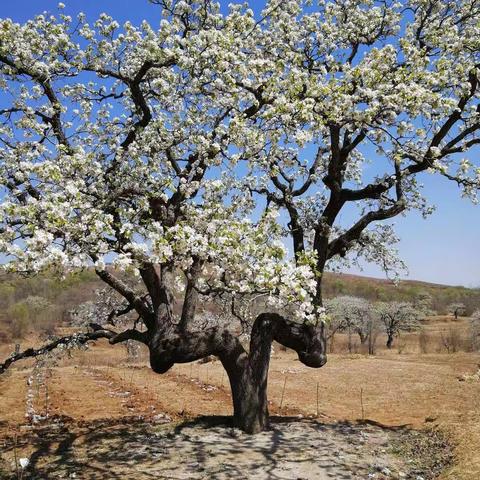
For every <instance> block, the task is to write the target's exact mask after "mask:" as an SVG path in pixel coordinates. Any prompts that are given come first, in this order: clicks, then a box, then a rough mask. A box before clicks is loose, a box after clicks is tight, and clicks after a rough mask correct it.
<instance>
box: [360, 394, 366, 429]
mask: <svg viewBox="0 0 480 480" xmlns="http://www.w3.org/2000/svg"><path fill="white" fill-rule="evenodd" d="M360 404H361V405H362V421H363V420H365V408H364V406H363V388H360Z"/></svg>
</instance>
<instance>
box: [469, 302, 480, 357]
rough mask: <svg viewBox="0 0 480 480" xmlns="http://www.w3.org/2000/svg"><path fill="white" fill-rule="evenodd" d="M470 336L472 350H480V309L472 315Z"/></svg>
mask: <svg viewBox="0 0 480 480" xmlns="http://www.w3.org/2000/svg"><path fill="white" fill-rule="evenodd" d="M470 338H471V343H472V350H474V351H478V350H479V349H480V309H479V310H475V311H474V312H473V314H472V316H471V317H470Z"/></svg>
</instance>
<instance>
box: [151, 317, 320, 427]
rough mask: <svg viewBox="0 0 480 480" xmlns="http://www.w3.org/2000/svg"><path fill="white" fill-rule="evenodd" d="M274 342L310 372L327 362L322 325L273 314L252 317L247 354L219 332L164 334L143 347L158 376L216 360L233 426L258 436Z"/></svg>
mask: <svg viewBox="0 0 480 480" xmlns="http://www.w3.org/2000/svg"><path fill="white" fill-rule="evenodd" d="M273 340H276V341H277V342H279V343H281V344H282V345H284V346H286V347H288V348H292V349H294V350H295V351H296V352H297V354H298V357H299V359H300V361H301V362H302V363H303V364H305V365H307V366H309V367H313V368H319V367H322V366H323V365H324V364H325V363H326V361H327V360H326V355H325V332H324V325H323V323H322V322H319V323H318V325H305V324H300V323H296V322H291V321H289V320H286V319H285V318H284V317H282V316H281V315H278V314H273V313H264V314H261V315H259V316H258V317H257V318H256V320H255V322H254V324H253V328H252V334H251V341H250V348H249V353H247V351H246V350H245V348H244V347H243V346H242V344H241V343H240V341H239V340H238V338H237V337H235V336H234V335H232V334H231V333H230V332H228V331H227V330H222V329H220V328H218V327H214V328H211V329H208V330H205V331H199V332H185V331H183V330H181V329H175V330H172V331H164V332H160V333H158V334H156V335H153V336H152V337H151V338H149V339H147V342H146V343H147V345H148V347H149V349H150V364H151V367H152V369H153V370H154V371H155V372H157V373H165V372H167V371H168V370H169V369H170V368H171V367H172V366H173V365H174V364H175V363H187V362H192V361H195V360H199V359H201V358H204V357H206V356H209V355H215V356H217V357H218V358H219V359H220V361H221V362H222V365H223V367H224V368H225V370H226V372H227V375H228V378H229V381H230V387H231V390H232V400H233V412H234V413H233V420H234V425H235V426H236V427H238V428H240V429H242V430H244V431H245V432H247V433H258V432H260V431H262V430H265V429H266V428H267V427H268V401H267V383H268V369H269V365H270V353H271V347H272V342H273Z"/></svg>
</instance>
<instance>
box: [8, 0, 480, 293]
mask: <svg viewBox="0 0 480 480" xmlns="http://www.w3.org/2000/svg"><path fill="white" fill-rule="evenodd" d="M63 3H65V4H66V9H65V10H64V12H65V13H67V14H70V15H72V16H76V14H77V13H79V12H80V11H83V12H85V13H86V14H87V17H88V18H89V19H91V20H93V19H95V18H97V17H98V15H99V14H100V13H101V12H106V13H108V14H110V15H112V16H113V17H114V18H115V19H117V20H118V21H119V22H123V21H126V20H130V21H131V22H132V23H135V24H136V23H140V22H141V21H142V20H144V19H147V20H148V21H149V22H150V23H151V24H152V25H153V26H155V25H156V24H157V23H158V22H159V21H160V17H159V11H158V8H156V7H155V6H152V5H150V4H149V3H148V2H147V0H101V1H100V0H64V1H63ZM228 3H230V0H229V1H225V0H221V4H222V6H223V7H226V6H227V5H228ZM264 3H265V2H264V1H262V0H257V1H252V2H250V4H251V6H252V7H253V8H254V10H256V11H258V10H259V9H260V8H261V7H262V6H263V5H264ZM57 4H58V1H56V0H54V1H52V0H14V1H10V2H7V1H3V2H2V6H1V10H0V17H2V18H6V17H10V18H12V19H13V20H14V21H17V22H23V21H25V20H27V19H29V18H31V17H32V16H33V15H35V14H37V13H41V12H42V11H43V10H49V11H51V12H55V11H56V9H57ZM475 154H476V155H478V154H479V152H478V151H477V152H475ZM421 182H422V183H423V184H424V185H425V190H424V192H425V194H426V196H427V198H428V199H429V200H430V202H431V203H433V204H434V205H436V207H437V210H436V212H435V213H434V214H433V215H431V216H430V217H429V218H428V219H427V220H424V219H423V218H422V217H421V216H420V215H419V214H417V213H415V212H412V213H409V214H408V215H407V217H397V218H396V219H395V224H396V232H397V234H398V235H399V237H400V238H401V242H400V244H399V246H398V248H399V250H400V254H401V257H402V258H403V259H404V261H405V262H406V264H407V266H408V268H409V271H410V275H409V277H408V278H411V279H416V280H425V281H430V282H436V283H445V284H453V285H465V286H470V287H480V249H479V247H480V205H479V206H475V205H472V204H471V202H470V201H468V200H466V199H462V198H461V197H460V194H459V193H460V192H459V191H458V189H457V188H456V186H455V185H454V184H452V183H451V182H448V181H447V180H445V179H442V178H439V177H438V176H432V175H428V174H425V175H424V176H423V177H421ZM341 220H342V219H341ZM343 220H344V221H348V219H346V218H344V219H343ZM352 273H358V272H357V271H356V272H352ZM363 274H365V275H371V276H377V277H381V276H383V273H382V271H381V270H380V269H379V268H377V267H375V266H371V265H366V266H365V268H364V270H363Z"/></svg>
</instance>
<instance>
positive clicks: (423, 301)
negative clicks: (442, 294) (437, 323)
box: [412, 292, 435, 317]
mask: <svg viewBox="0 0 480 480" xmlns="http://www.w3.org/2000/svg"><path fill="white" fill-rule="evenodd" d="M412 303H413V308H415V310H416V311H417V312H418V314H419V315H420V316H422V317H429V316H431V315H434V314H435V312H434V310H433V297H432V295H431V294H430V293H429V292H420V293H418V294H417V295H416V296H415V299H414V300H413V302H412Z"/></svg>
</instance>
